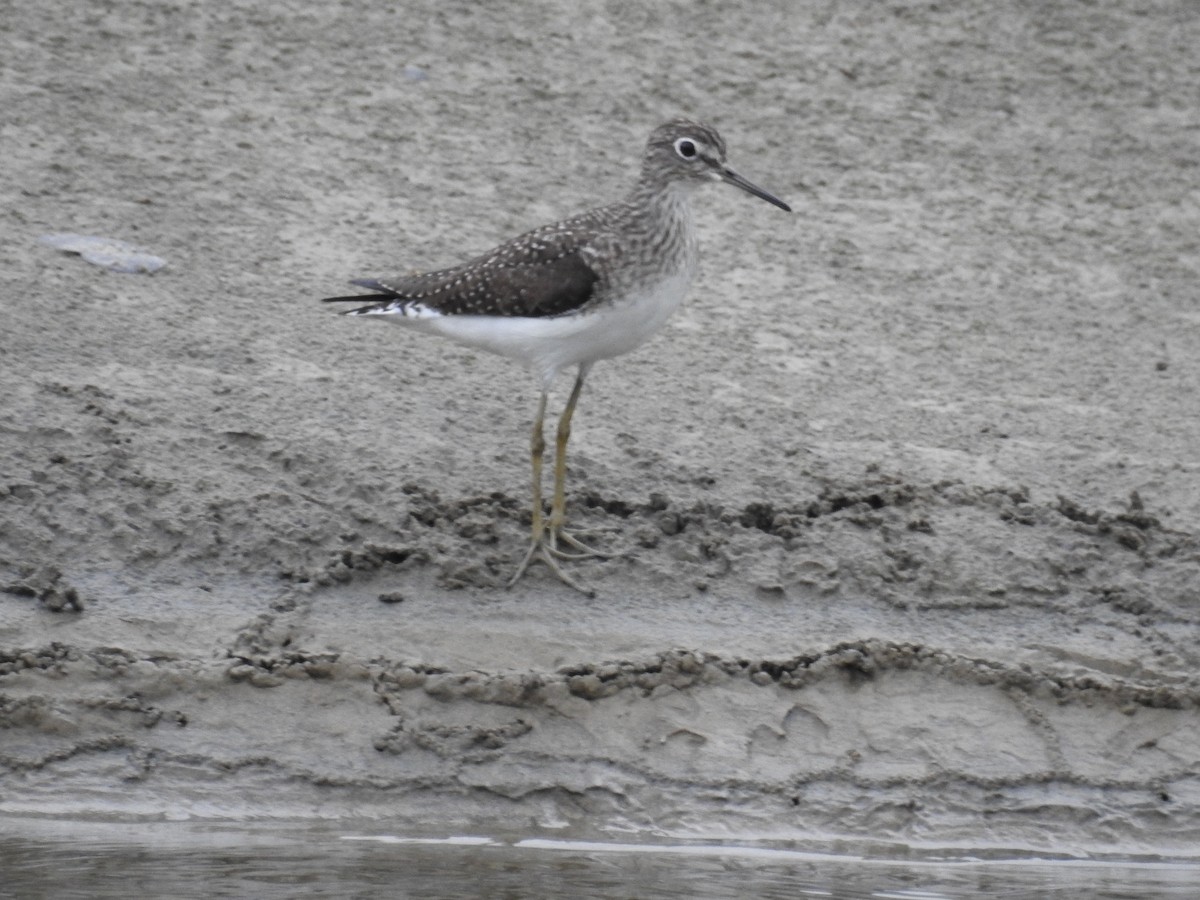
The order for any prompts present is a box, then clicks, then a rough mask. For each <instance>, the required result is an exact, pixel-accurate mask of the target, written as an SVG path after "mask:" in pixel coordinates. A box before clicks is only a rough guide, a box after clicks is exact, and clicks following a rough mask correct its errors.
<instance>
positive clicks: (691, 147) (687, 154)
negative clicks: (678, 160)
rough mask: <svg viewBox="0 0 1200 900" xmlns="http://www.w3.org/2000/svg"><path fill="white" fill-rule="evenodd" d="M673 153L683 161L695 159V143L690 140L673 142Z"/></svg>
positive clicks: (681, 139) (684, 139) (682, 139)
mask: <svg viewBox="0 0 1200 900" xmlns="http://www.w3.org/2000/svg"><path fill="white" fill-rule="evenodd" d="M675 152H676V153H678V154H679V155H680V156H681V157H683V158H684V159H695V157H696V142H695V141H693V140H691V139H690V138H680V139H679V140H677V141H676V142H675Z"/></svg>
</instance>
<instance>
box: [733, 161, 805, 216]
mask: <svg viewBox="0 0 1200 900" xmlns="http://www.w3.org/2000/svg"><path fill="white" fill-rule="evenodd" d="M721 180H722V181H725V182H727V183H728V184H732V185H733V186H734V187H740V188H741V189H742V190H743V191H745V192H746V193H747V194H753V195H754V196H755V197H758V198H759V199H761V200H766V201H767V202H768V203H771V204H773V205H775V206H778V207H779V208H780V209H782V210H783V211H784V212H791V211H792V208H791V207H790V206H788V205H787V204H786V203H784V202H783V201H782V200H780V199H779V198H778V197H776V196H775V195H774V194H769V193H767V192H766V191H764V190H763V189H762V188H760V187H759V186H758V185H757V184H754V183H753V182H750V181H747V180H746V179H745V178H743V177H742V176H741V175H739V174H738V173H737V172H735V171H733V169H731V168H729V167H728V166H726V167H725V168H723V169H721Z"/></svg>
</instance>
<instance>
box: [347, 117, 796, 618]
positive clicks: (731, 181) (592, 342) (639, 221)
mask: <svg viewBox="0 0 1200 900" xmlns="http://www.w3.org/2000/svg"><path fill="white" fill-rule="evenodd" d="M714 182H719V183H724V184H728V185H732V186H734V187H736V188H740V189H741V190H742V191H745V192H746V193H748V194H750V195H752V196H754V197H757V198H759V199H762V200H765V201H766V202H767V203H770V204H772V205H774V206H777V207H779V208H780V209H782V210H784V211H785V212H791V211H792V210H791V207H790V206H789V205H788V204H787V203H785V202H783V201H782V200H780V199H779V198H778V197H776V196H775V195H774V194H771V193H769V192H767V191H765V190H763V189H762V188H760V187H758V186H757V185H755V184H753V183H752V182H750V181H748V180H747V179H745V178H743V177H742V176H741V175H739V174H738V173H737V172H736V171H734V169H732V168H731V167H730V166H729V164H728V163H727V162H726V149H725V141H724V139H723V138H722V137H721V135H720V133H719V132H718V131H717V130H716V129H715V128H714V127H713V126H711V125H709V124H705V123H703V122H698V121H694V120H692V119H688V118H675V119H672V120H670V121H668V122H665V123H663V124H661V125H659V126H658V127H656V128H655V129H654V130H653V131H652V132H651V133H650V136H649V139H648V140H647V141H646V145H645V150H644V151H643V153H642V158H641V168H640V173H639V177H638V179H637V181H636V183H635V184H634V186H633V188H632V190H631V191H629V193H628V194H627V195H626V196H625V197H624V198H623V199H621V200H618V201H617V202H615V203H611V204H609V205H607V206H601V207H599V208H596V209H592V210H590V211H588V212H584V213H582V214H580V215H576V216H573V217H571V218H567V219H563V220H562V221H559V222H554V223H551V224H548V225H543V226H541V227H540V228H535V229H533V230H532V231H528V232H526V233H525V234H522V235H519V236H518V237H515V238H512V239H511V240H508V241H506V242H504V243H502V244H500V245H499V246H497V247H495V248H494V249H492V250H489V251H488V252H486V253H484V254H482V255H481V256H478V257H475V258H474V259H471V260H469V261H468V262H465V263H462V264H461V265H457V266H452V267H450V268H444V269H436V270H433V271H427V272H420V273H416V274H403V275H398V276H395V277H390V278H387V277H385V278H360V279H354V280H352V281H351V282H350V283H351V284H353V285H356V286H357V287H360V288H366V289H367V290H368V291H370V293H367V294H363V293H356V294H352V295H348V296H338V297H327V298H325V299H324V302H327V303H355V304H358V305H357V306H356V307H355V308H353V309H350V310H347V311H345V312H343V315H347V316H356V317H371V318H383V319H386V320H387V321H389V322H395V323H397V324H400V325H405V326H407V327H409V328H412V329H414V330H416V331H422V332H429V333H433V334H438V335H441V336H443V337H446V338H449V339H450V340H452V341H455V342H457V343H459V344H463V345H466V346H469V347H474V348H477V349H480V350H485V351H489V352H492V353H496V354H499V355H501V356H505V357H509V358H511V359H515V360H518V361H520V362H522V363H524V364H525V365H526V366H527V367H528V369H529V370H530V371H531V373H532V374H533V376H534V378H535V380H536V381H537V385H538V387H539V389H540V395H539V399H538V403H537V411H536V414H535V415H534V420H533V430H532V435H531V438H530V448H529V449H530V461H531V469H532V524H531V533H530V542H529V546H528V548H527V550H526V551H525V554H524V556H523V558H522V559H521V561H520V563H519V564H518V566H517V568H516V571H515V573H514V574H513V575H512V577H511V578H510V579H509V581H508V586H509V587H510V588H511V587H512V586H513V585H515V584H516V583H517V582H518V581H519V580H520V579H521V578H522V576H524V575H525V573H526V571H527V570H528V569H529V567H530V565H531V564H532V563H534V562H541V563H543V564H544V565H545V566H546V567H547V568H548V569H549V570H550V572H551V573H553V575H554V576H555V577H557V578H558V579H559V580H560V581H562V582H563V583H564V584H566V585H567V586H569V587H571V588H573V589H575V590H577V591H580V592H581V593H583V594H586V595H588V596H594V592H593V591H592V590H590V589H589V588H586V587H584V586H583V585H582V584H580V583H579V582H578V581H577V580H576V579H574V578H572V577H571V576H570V575H569V574H568V573H567V572H566V571H564V570H563V568H562V566H560V565H559V560H573V559H584V558H593V557H597V558H608V557H610V556H612V555H614V554H610V553H607V552H604V551H601V550H597V549H594V548H593V547H591V546H589V545H587V544H585V543H584V542H583V541H581V540H579V539H578V538H577V537H575V536H574V535H573V534H571V533H570V532H569V531H567V530H566V527H565V526H566V496H565V490H566V489H565V482H566V470H567V468H566V467H567V461H566V460H567V442H568V440H569V438H570V434H571V419H572V417H573V416H574V413H575V406H576V404H577V402H578V400H579V395H580V393H581V391H582V390H583V385H584V381H585V380H586V378H587V376H588V373H589V372H590V371H591V368H592V366H593V365H594V364H595V363H597V362H599V361H600V360H606V359H611V358H613V357H616V356H620V355H621V354H624V353H628V352H629V351H631V350H633V349H635V348H636V347H638V346H640V345H641V344H643V343H644V342H645V341H646V340H648V339H649V338H650V337H651V336H653V335H654V334H655V333H656V332H657V331H658V330H659V329H661V328H662V327H663V325H664V324H665V323H666V321H667V319H668V318H669V317H670V315H671V313H673V312H674V311H675V309H676V308H677V307H678V306H679V304H680V303H681V302H682V301H683V299H684V295H685V294H686V293H687V290H688V288H689V286H690V285H691V283H692V281H693V279H694V278H695V275H696V268H697V262H698V257H699V247H698V244H697V239H696V233H695V228H694V225H693V220H692V209H691V200H692V195H693V194H694V193H695V191H696V189H697V188H699V187H701V186H703V185H706V184H710V183H714ZM572 367H574V369H575V381H574V384H573V386H572V388H571V392H570V395H569V396H568V398H567V403H566V406H565V407H564V408H563V410H562V413H561V415H560V417H559V419H558V426H557V429H556V432H555V455H554V481H553V492H552V498H551V504H550V514H549V517H547V516H546V514H545V510H544V501H543V495H542V480H543V475H542V467H543V457H544V455H545V451H546V442H545V436H544V434H543V430H544V423H545V417H546V405H547V398H548V396H549V393H550V390H551V388H552V386H553V384H554V382H555V380H556V379H557V377H558V375H559V374H560V373H561V372H562V371H563V370H569V369H571V368H572Z"/></svg>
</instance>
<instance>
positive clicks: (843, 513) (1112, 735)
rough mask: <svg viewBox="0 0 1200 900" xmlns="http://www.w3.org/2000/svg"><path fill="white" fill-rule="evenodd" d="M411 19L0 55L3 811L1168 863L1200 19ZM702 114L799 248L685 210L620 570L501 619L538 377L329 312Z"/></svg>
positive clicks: (732, 207) (584, 480)
mask: <svg viewBox="0 0 1200 900" xmlns="http://www.w3.org/2000/svg"><path fill="white" fill-rule="evenodd" d="M408 6H409V7H413V8H407V9H406V10H404V12H403V14H401V12H400V10H399V8H398V7H397V8H395V9H393V8H386V9H385V8H382V7H379V6H378V5H376V4H366V3H358V2H350V3H346V4H340V5H337V6H329V5H327V4H316V3H305V2H292V3H280V4H275V5H273V6H271V7H269V8H265V9H264V8H263V7H262V6H261V4H257V3H254V4H252V3H234V4H232V5H231V4H224V5H221V6H220V7H217V6H205V5H190V4H187V3H179V4H176V5H170V4H168V5H163V4H161V3H154V4H137V3H134V4H122V5H120V6H115V7H112V8H111V9H108V10H106V9H103V8H100V7H95V6H75V7H71V8H64V9H63V10H61V11H60V13H61V14H60V15H56V16H55V17H46V16H45V15H42V14H41V13H39V12H38V11H37V10H36V9H34V8H33V7H29V8H28V9H26V8H16V9H14V10H13V11H12V13H11V15H9V16H7V17H6V22H5V24H4V25H3V26H0V28H2V29H3V34H4V36H5V40H6V44H7V45H8V48H9V49H8V50H7V51H6V54H5V56H6V65H5V68H4V69H3V71H0V92H2V93H3V105H4V108H5V111H6V112H5V124H4V130H3V133H4V143H5V156H4V161H3V162H2V163H0V166H2V167H3V171H4V173H5V176H6V177H5V178H4V179H3V184H2V185H0V192H3V195H4V199H5V202H4V203H3V204H0V229H2V230H3V240H2V241H0V288H2V292H0V330H2V332H3V335H4V339H3V341H2V343H0V392H2V394H3V396H4V398H5V399H4V402H3V404H0V475H2V479H0V588H3V592H2V593H0V813H2V814H5V815H8V816H28V815H42V816H45V815H61V816H67V817H69V816H91V817H95V816H101V817H103V816H112V817H137V818H142V817H145V818H151V819H153V818H198V819H203V818H213V819H221V818H245V817H251V816H253V817H269V818H279V819H285V818H322V819H324V818H342V817H355V818H358V819H362V818H367V819H378V820H380V821H386V822H388V824H389V827H395V828H401V829H403V828H409V829H412V830H413V831H438V830H448V829H457V828H463V827H467V826H470V827H472V828H476V829H480V830H482V831H483V832H485V833H486V832H487V831H488V830H489V829H498V828H504V829H509V830H511V829H516V830H518V831H520V830H523V829H524V830H528V831H531V832H532V831H537V832H539V833H542V832H546V831H549V832H555V833H562V834H568V835H572V836H583V837H587V836H592V837H595V836H601V837H603V836H604V835H611V834H614V833H620V834H622V835H629V834H634V835H640V836H643V837H645V838H647V839H649V838H653V837H655V836H664V835H666V836H671V837H674V838H678V837H718V838H730V839H733V838H737V839H743V840H745V839H753V838H764V839H778V840H784V841H795V842H801V843H803V844H804V845H806V846H820V847H825V848H830V847H832V848H834V849H837V848H839V847H843V848H844V847H855V848H860V849H861V848H864V847H866V848H876V849H879V850H880V852H885V851H886V852H891V853H904V852H910V851H911V852H917V853H921V852H927V851H928V852H943V851H946V850H950V851H962V852H982V851H994V852H996V853H1000V854H1004V853H1018V854H1023V853H1029V852H1036V853H1043V852H1044V853H1050V854H1065V855H1099V856H1120V857H1191V856H1195V848H1196V847H1198V846H1200V814H1198V813H1197V810H1198V809H1200V774H1198V773H1200V715H1198V713H1197V701H1198V699H1200V678H1198V676H1197V671H1198V665H1197V663H1198V660H1200V652H1198V651H1197V647H1198V646H1200V627H1198V626H1200V595H1198V592H1197V585H1198V584H1200V539H1198V532H1200V481H1198V478H1197V474H1198V469H1200V464H1198V463H1197V460H1196V454H1195V448H1196V446H1198V445H1200V415H1197V412H1198V407H1197V400H1196V398H1197V396H1198V395H1200V363H1198V362H1197V360H1198V358H1200V356H1198V354H1197V352H1196V350H1197V346H1200V302H1198V297H1197V289H1196V285H1197V283H1198V281H1197V280H1198V277H1200V191H1198V190H1197V188H1196V184H1197V180H1196V172H1197V157H1196V152H1195V151H1196V139H1197V132H1196V128H1195V123H1194V111H1195V110H1194V103H1192V101H1191V98H1193V97H1195V96H1196V93H1197V89H1198V88H1200V68H1197V66H1196V63H1195V56H1194V47H1195V46H1196V44H1197V43H1198V39H1200V17H1198V16H1197V14H1196V13H1195V11H1194V10H1193V9H1192V8H1191V6H1190V5H1189V4H1188V3H1186V2H1183V0H1181V2H1177V3H1162V4H1159V5H1157V6H1156V7H1155V8H1154V10H1153V11H1151V12H1143V11H1140V8H1135V6H1136V5H1135V4H1131V3H1115V2H1101V3H1095V4H1090V5H1087V6H1071V7H1066V8H1050V9H1042V8H1034V7H1031V8H1029V9H1022V10H1015V9H1013V8H1010V7H1008V6H1003V5H1002V6H1000V7H995V6H994V5H993V4H985V3H975V2H970V3H965V4H955V5H954V7H953V9H946V10H943V9H935V8H933V7H919V6H908V5H894V6H891V7H886V8H885V7H880V6H878V5H876V4H863V5H861V6H854V5H851V6H833V7H828V8H826V7H821V8H820V9H818V8H816V7H812V8H808V7H805V6H800V7H797V5H796V4H792V3H784V2H779V3H764V4H754V5H753V6H752V7H746V8H744V7H743V6H742V5H736V4H722V3H717V4H708V5H705V6H703V7H702V8H698V9H691V8H689V9H688V10H687V11H686V13H683V14H679V15H670V16H668V15H666V13H665V11H664V12H657V11H656V9H658V8H656V7H654V8H650V9H647V10H635V9H632V8H629V9H626V8H622V9H621V10H620V11H619V12H617V11H613V10H610V9H609V8H608V7H605V6H602V5H594V6H588V5H586V4H585V7H586V9H585V12H586V15H581V13H580V10H579V8H578V5H577V4H565V3H564V4H552V3H546V4H540V5H539V4H532V5H531V4H517V3H512V4H507V5H503V4H502V5H501V6H500V7H495V6H494V5H493V6H492V7H489V11H488V12H487V13H486V14H485V13H483V12H471V11H469V10H468V9H467V8H466V7H462V8H461V9H460V8H458V7H455V6H453V5H450V6H447V5H446V4H442V3H438V4H435V3H429V4H417V5H416V6H415V7H414V6H413V5H412V4H409V5H408ZM589 10H590V11H589ZM730 22H736V23H737V24H738V27H737V28H736V29H733V30H732V31H731V30H730V28H729V27H726V26H727V25H728V24H729V23H730ZM480 41H485V42H486V43H487V46H488V47H489V48H490V50H489V53H488V54H487V55H486V56H482V57H481V56H480V55H479V54H478V53H477V52H475V50H476V48H477V46H478V45H479V43H480ZM365 60H370V61H371V63H370V64H369V65H364V61H365ZM681 112H683V113H688V114H692V115H695V116H700V117H704V118H709V119H711V120H713V121H714V122H715V123H716V124H718V125H719V126H720V127H721V129H722V131H723V133H724V135H725V137H726V139H727V141H728V143H729V148H730V158H731V162H732V163H733V164H734V165H735V166H736V167H738V168H739V170H742V171H744V172H745V173H746V174H747V175H748V176H750V177H752V178H754V180H756V181H757V182H759V183H761V184H763V185H764V186H766V187H768V188H769V189H771V190H773V191H775V192H777V193H778V194H779V195H780V196H782V197H784V198H786V199H788V200H790V201H792V202H793V204H794V205H795V206H796V208H797V213H796V214H795V215H793V216H791V217H783V216H781V215H780V216H775V215H770V214H769V213H772V212H774V211H770V210H767V209H765V208H763V207H762V205H761V204H756V203H753V202H751V201H749V200H747V198H745V197H742V196H739V195H738V194H737V192H734V191H721V190H719V189H716V188H714V189H713V190H712V191H711V192H709V193H708V194H705V195H702V196H701V197H699V198H698V201H699V203H698V205H699V207H700V208H699V210H698V216H699V219H700V221H701V223H702V227H703V232H702V239H703V243H704V248H705V257H704V265H703V270H702V274H701V278H700V281H699V283H698V284H697V286H696V289H695V290H694V292H693V296H692V297H691V298H690V300H689V302H688V303H687V304H686V305H685V307H684V309H683V310H681V311H680V312H679V313H678V314H677V316H676V317H675V319H673V320H672V322H671V323H670V324H669V325H668V327H667V328H666V329H665V330H664V332H663V333H662V334H661V335H660V336H659V337H657V338H656V339H655V340H654V341H653V342H652V343H651V344H649V345H647V346H646V347H645V348H643V349H642V350H640V351H638V352H637V353H635V354H632V355H630V356H629V357H627V358H624V359H622V360H620V361H619V362H616V363H612V364H609V365H606V366H601V367H598V368H597V370H596V371H595V373H594V376H593V378H592V379H591V381H590V383H589V386H588V391H587V394H586V395H585V397H584V400H583V403H582V405H581V408H580V412H579V415H578V416H577V418H576V422H575V430H574V432H575V433H574V436H573V439H572V440H573V446H574V457H573V467H572V471H571V476H570V477H571V482H570V487H571V495H570V504H571V514H572V516H573V520H574V521H575V523H576V524H577V525H578V526H579V527H581V528H583V529H590V530H593V531H595V532H597V533H598V537H597V540H598V541H600V542H604V543H605V544H606V545H607V546H611V547H614V548H620V549H622V550H623V551H624V553H623V554H622V555H621V556H619V557H618V558H615V559H613V560H608V561H592V562H587V563H581V564H579V565H578V566H577V567H576V568H575V570H574V571H575V573H576V574H577V575H578V577H579V578H580V579H582V580H584V581H586V582H587V583H589V584H590V585H591V586H592V587H594V588H595V590H596V592H597V596H596V597H595V598H594V599H586V598H584V597H582V596H580V595H578V594H575V593H573V592H571V591H570V590H569V589H567V588H565V587H563V586H562V585H559V584H558V583H556V582H554V581H553V580H551V579H550V578H548V577H547V576H546V575H545V573H544V572H541V571H534V572H533V573H531V575H530V576H529V577H527V578H526V579H524V580H523V581H522V582H521V583H520V584H518V585H517V587H516V588H514V589H512V590H505V589H504V587H503V585H504V581H505V579H506V577H507V575H508V574H509V572H510V571H511V569H512V566H513V565H514V564H515V562H516V560H517V559H518V558H519V556H520V553H521V551H522V549H523V546H524V541H525V539H526V538H525V534H526V528H527V527H528V526H527V513H526V511H525V505H526V500H525V491H526V488H525V484H526V478H527V476H526V460H525V446H526V440H527V438H526V430H527V427H528V424H527V423H528V420H529V418H530V416H531V414H532V411H533V403H534V400H535V392H534V388H533V386H532V384H531V382H530V380H528V379H527V378H526V377H525V376H524V374H523V373H521V372H520V371H519V370H518V369H516V368H515V367H513V366H512V365H510V364H509V363H507V362H505V361H503V360H498V359H492V358H490V357H484V356H482V355H477V354H474V353H470V352H467V351H465V350H462V349H460V348H455V347H452V346H450V345H448V344H444V343H439V342H437V341H434V340H431V339H421V338H420V337H419V336H414V335H411V334H407V333H404V332H402V331H400V330H399V329H391V328H387V327H382V326H376V325H375V323H371V322H361V321H355V320H347V319H338V318H336V317H333V316H331V314H330V313H329V311H328V310H327V309H323V308H321V307H320V306H319V305H318V304H316V303H315V302H314V301H315V299H316V298H318V297H320V296H324V295H326V294H328V293H331V292H336V291H337V290H339V288H340V285H341V284H342V282H344V280H345V279H347V278H350V277H353V276H360V275H370V274H383V271H382V270H385V269H386V270H391V269H402V268H405V267H408V266H414V267H417V266H434V265H440V264H444V263H449V262H452V261H454V260H456V259H459V258H461V257H462V256H464V255H465V254H468V253H472V252H476V251H481V250H484V249H486V248H487V247H489V246H491V245H492V244H493V243H494V242H495V241H496V240H499V239H501V238H503V237H507V236H510V235H511V234H514V233H516V232H517V231H519V230H521V229H523V228H525V227H530V226H533V225H535V224H538V223H540V222H542V221H545V220H548V219H550V218H553V217H555V216H560V215H565V214H568V213H570V212H573V211H576V210H578V209H582V208H585V207H586V206H588V205H590V204H593V203H596V202H600V201H602V200H604V199H607V198H609V197H610V196H612V195H613V194H615V193H617V192H619V191H621V190H623V189H624V186H625V185H626V183H627V182H628V180H629V178H628V174H629V172H630V170H631V168H632V167H633V166H634V165H635V163H636V158H637V153H638V150H639V148H640V145H641V142H642V140H643V139H644V135H645V133H647V132H648V130H649V129H650V128H651V127H652V126H653V125H654V124H656V123H657V122H658V121H660V120H662V119H664V118H667V117H669V116H671V115H675V114H678V113H681ZM805 186H807V187H808V188H811V192H806V191H805V190H804V187H805ZM62 232H72V233H78V234H84V235H98V236H101V237H104V238H107V239H111V240H123V241H127V242H129V243H130V244H132V245H134V246H136V247H137V248H139V249H140V250H143V251H145V252H146V253H149V254H153V255H154V256H156V257H159V258H161V259H164V260H166V263H167V264H166V266H165V268H163V269H161V270H160V271H157V272H155V273H154V274H152V275H148V274H117V273H113V272H109V271H105V270H104V269H102V268H99V267H96V266H93V265H89V264H88V263H87V262H85V261H83V260H81V259H80V258H79V257H77V256H71V255H66V254H62V253H60V252H57V251H55V250H54V249H52V248H50V247H47V246H45V245H43V244H39V243H38V238H39V237H40V236H42V235H45V234H51V233H62Z"/></svg>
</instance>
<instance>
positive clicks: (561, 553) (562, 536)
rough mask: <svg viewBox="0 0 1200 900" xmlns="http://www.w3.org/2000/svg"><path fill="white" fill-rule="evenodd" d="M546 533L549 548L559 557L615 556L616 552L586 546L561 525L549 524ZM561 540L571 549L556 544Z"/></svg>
mask: <svg viewBox="0 0 1200 900" xmlns="http://www.w3.org/2000/svg"><path fill="white" fill-rule="evenodd" d="M546 534H547V536H548V539H549V550H550V552H551V553H552V554H554V555H555V556H557V557H558V558H559V559H612V558H613V557H614V556H617V555H618V554H616V553H609V552H608V551H606V550H597V549H596V548H595V547H591V546H588V545H587V544H585V543H584V542H583V541H581V540H579V538H577V537H575V535H573V534H571V533H570V532H569V531H567V530H566V529H565V528H563V527H562V526H561V525H560V526H558V527H555V526H553V525H550V526H548V527H547V528H546ZM560 541H561V542H562V543H563V544H565V545H566V546H568V547H570V548H571V551H574V552H571V551H567V550H563V549H561V548H560V547H559V546H558V545H559V542H560Z"/></svg>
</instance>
